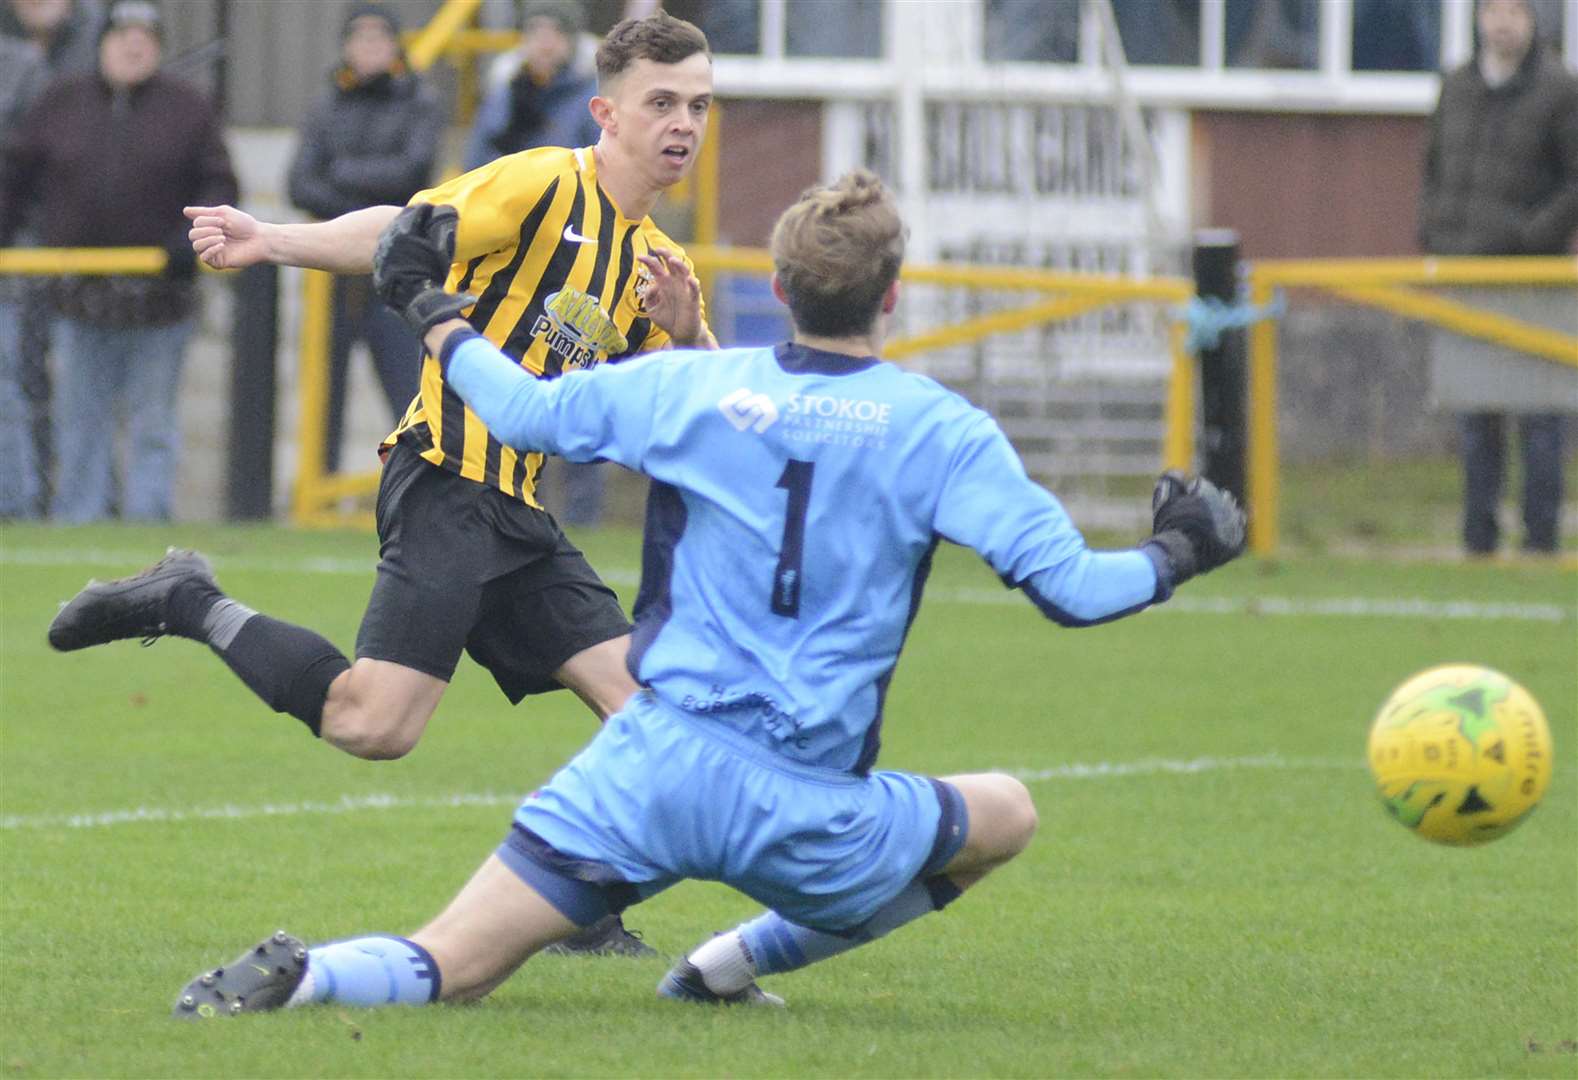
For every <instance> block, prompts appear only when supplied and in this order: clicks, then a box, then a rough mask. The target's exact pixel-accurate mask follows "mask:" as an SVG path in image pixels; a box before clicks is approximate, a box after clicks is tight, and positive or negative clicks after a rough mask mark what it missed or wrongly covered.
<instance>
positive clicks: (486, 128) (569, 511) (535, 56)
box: [465, 0, 604, 525]
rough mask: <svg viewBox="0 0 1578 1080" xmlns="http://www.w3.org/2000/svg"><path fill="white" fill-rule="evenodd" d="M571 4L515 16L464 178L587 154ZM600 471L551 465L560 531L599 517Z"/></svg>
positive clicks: (589, 85) (526, 9)
mask: <svg viewBox="0 0 1578 1080" xmlns="http://www.w3.org/2000/svg"><path fill="white" fill-rule="evenodd" d="M581 15H582V13H581V7H580V5H579V4H577V3H575V2H574V0H531V2H528V3H527V4H525V5H524V6H523V7H522V9H521V43H520V45H519V46H518V47H517V48H516V49H515V51H514V52H512V53H506V54H505V55H503V56H501V57H500V58H499V61H500V62H499V63H498V64H496V65H495V66H494V68H493V69H492V71H491V72H490V73H489V81H490V85H491V88H490V89H489V90H488V91H487V93H486V94H485V95H484V97H483V99H482V105H481V107H480V108H479V109H478V110H477V119H476V123H475V124H474V125H473V127H472V129H471V137H470V139H469V140H468V141H467V144H466V161H465V166H466V168H467V169H468V170H470V169H475V168H479V167H480V166H483V165H486V164H487V163H488V162H490V161H492V160H493V159H494V158H497V157H502V156H503V155H505V154H514V153H518V152H519V151H521V150H532V149H535V148H537V147H539V146H568V147H577V146H592V145H594V144H595V143H596V142H597V139H598V136H599V134H600V131H599V129H598V127H597V121H595V120H593V119H592V111H591V109H590V108H589V107H588V103H589V102H590V101H591V100H592V96H593V95H594V94H596V93H597V80H596V79H595V78H594V77H593V76H592V75H591V74H590V73H588V72H586V71H583V70H582V69H581V68H580V66H579V65H578V64H577V63H576V52H577V43H578V42H579V40H580V36H581V30H582V28H583V23H582V21H581ZM602 470H603V466H602V465H598V464H578V463H572V462H568V461H558V460H556V461H554V462H553V463H552V464H550V465H549V466H548V471H549V472H550V473H552V474H557V476H558V478H559V481H560V485H559V486H560V489H561V493H562V497H563V508H562V513H561V515H560V517H561V519H562V520H563V521H564V523H565V524H567V525H596V524H597V523H598V522H599V521H600V520H602V516H603V487H604V477H603V471H602Z"/></svg>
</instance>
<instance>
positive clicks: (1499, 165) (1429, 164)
mask: <svg viewBox="0 0 1578 1080" xmlns="http://www.w3.org/2000/svg"><path fill="white" fill-rule="evenodd" d="M1475 24H1476V28H1477V30H1478V32H1479V40H1478V43H1477V46H1476V48H1475V51H1474V57H1473V59H1472V60H1470V61H1469V62H1468V63H1467V64H1465V65H1464V66H1463V67H1461V68H1459V69H1458V70H1456V71H1454V72H1451V73H1450V74H1448V75H1446V76H1445V77H1444V78H1443V79H1442V83H1441V98H1440V102H1439V104H1438V105H1437V107H1436V111H1435V115H1434V117H1433V119H1432V121H1431V128H1430V143H1429V150H1428V152H1427V156H1426V160H1425V171H1424V189H1423V195H1422V199H1421V203H1420V214H1419V222H1420V229H1419V238H1420V244H1421V246H1422V247H1423V248H1424V250H1425V251H1427V252H1430V253H1431V254H1436V255H1559V254H1562V253H1564V252H1566V251H1567V250H1568V247H1569V245H1570V244H1571V243H1572V238H1573V233H1574V229H1575V228H1578V79H1575V78H1574V77H1573V75H1572V74H1571V73H1569V72H1567V71H1566V70H1565V69H1564V68H1563V67H1562V65H1561V62H1560V61H1559V60H1558V59H1556V58H1555V57H1554V56H1552V55H1550V54H1549V53H1548V52H1547V51H1546V50H1545V49H1544V48H1543V47H1542V45H1541V43H1540V42H1539V40H1538V38H1537V35H1536V30H1537V29H1538V27H1537V23H1536V12H1535V9H1534V7H1533V5H1531V4H1530V3H1529V2H1528V0H1480V3H1479V6H1478V8H1477V10H1476V13H1475ZM1487 359H1489V358H1487ZM1504 426H1505V417H1504V416H1503V415H1502V414H1501V413H1499V412H1473V413H1469V414H1467V415H1465V416H1464V417H1463V418H1462V455H1463V472H1464V508H1463V542H1464V546H1465V547H1466V548H1467V550H1468V552H1469V553H1470V554H1475V555H1486V554H1490V553H1492V552H1494V551H1495V550H1496V547H1497V542H1498V539H1499V536H1498V532H1499V530H1498V527H1497V521H1496V508H1497V505H1498V504H1499V502H1500V499H1501V482H1502V473H1503V456H1504V443H1505V433H1504ZM1563 426H1564V417H1563V416H1562V415H1561V414H1559V413H1556V412H1550V411H1540V410H1537V411H1529V412H1524V413H1523V415H1521V416H1520V417H1519V420H1518V431H1519V437H1520V440H1521V443H1522V454H1523V521H1524V536H1523V547H1524V550H1525V551H1529V552H1534V553H1547V552H1554V551H1556V549H1557V544H1558V526H1559V519H1560V511H1561V500H1562V442H1563V430H1562V429H1563Z"/></svg>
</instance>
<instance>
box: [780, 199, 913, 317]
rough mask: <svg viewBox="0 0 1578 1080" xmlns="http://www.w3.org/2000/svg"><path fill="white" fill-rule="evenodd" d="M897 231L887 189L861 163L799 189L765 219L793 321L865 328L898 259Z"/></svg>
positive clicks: (900, 233) (900, 238) (901, 236)
mask: <svg viewBox="0 0 1578 1080" xmlns="http://www.w3.org/2000/svg"><path fill="white" fill-rule="evenodd" d="M905 235H906V230H905V228H904V222H903V220H902V219H901V218H900V217H899V208H898V204H897V203H895V202H894V199H893V195H892V193H891V192H889V191H888V189H887V188H886V187H885V186H884V185H883V183H882V181H881V179H879V178H878V177H877V175H876V174H875V173H872V172H870V171H869V170H866V169H857V170H855V171H854V172H850V173H845V174H844V175H843V176H842V177H840V178H839V179H838V181H837V182H836V183H834V184H830V185H826V186H821V185H819V186H817V187H812V188H807V189H806V191H805V192H804V193H803V194H802V195H801V196H800V198H799V199H798V200H796V202H795V204H794V205H793V206H791V207H789V209H787V210H785V211H784V212H783V214H782V216H780V217H779V218H778V223H777V224H776V225H775V226H773V238H772V255H773V268H774V269H775V270H776V271H777V272H778V281H779V284H781V285H782V286H783V290H784V293H785V294H786V295H787V296H788V297H789V312H790V314H791V315H792V316H793V317H794V324H795V328H796V329H798V330H801V331H803V332H805V333H808V334H817V335H820V336H823V337H851V336H854V335H858V334H864V333H867V332H869V331H870V329H871V326H872V324H873V323H874V322H875V321H876V318H877V313H878V311H879V310H880V309H881V307H882V296H883V294H884V293H886V292H887V291H888V286H889V285H892V284H893V280H894V279H895V278H896V277H898V274H899V265H900V264H901V263H903V261H904V241H905Z"/></svg>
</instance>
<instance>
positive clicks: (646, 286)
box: [635, 263, 652, 315]
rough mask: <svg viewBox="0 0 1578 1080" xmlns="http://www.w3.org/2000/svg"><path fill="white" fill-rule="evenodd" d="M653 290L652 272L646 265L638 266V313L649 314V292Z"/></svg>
mask: <svg viewBox="0 0 1578 1080" xmlns="http://www.w3.org/2000/svg"><path fill="white" fill-rule="evenodd" d="M651 288H652V271H650V270H648V269H647V268H646V264H645V263H637V264H636V287H635V294H636V313H637V314H638V315H645V314H646V313H647V292H648V291H649V290H650V289H651Z"/></svg>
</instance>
